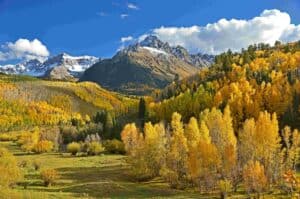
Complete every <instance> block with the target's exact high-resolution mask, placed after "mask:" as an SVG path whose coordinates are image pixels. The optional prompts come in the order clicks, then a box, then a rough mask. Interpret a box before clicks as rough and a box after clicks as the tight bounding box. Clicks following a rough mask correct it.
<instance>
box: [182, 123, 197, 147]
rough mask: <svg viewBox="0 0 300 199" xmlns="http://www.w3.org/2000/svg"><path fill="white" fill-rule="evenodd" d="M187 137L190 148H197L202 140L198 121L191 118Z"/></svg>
mask: <svg viewBox="0 0 300 199" xmlns="http://www.w3.org/2000/svg"><path fill="white" fill-rule="evenodd" d="M185 136H186V138H187V142H188V147H189V148H191V147H195V146H196V144H197V143H198V142H199V140H200V136H201V135H200V131H199V126H198V121H197V119H196V118H194V117H191V118H190V121H189V123H188V124H187V125H186V127H185Z"/></svg>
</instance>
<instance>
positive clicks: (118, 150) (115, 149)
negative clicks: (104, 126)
mask: <svg viewBox="0 0 300 199" xmlns="http://www.w3.org/2000/svg"><path fill="white" fill-rule="evenodd" d="M103 145H104V147H105V150H106V151H107V152H108V153H113V154H125V153H126V152H125V148H124V143H123V142H121V141H120V140H117V139H113V140H106V141H105V142H104V143H103Z"/></svg>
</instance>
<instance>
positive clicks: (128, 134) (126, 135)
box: [121, 123, 139, 155]
mask: <svg viewBox="0 0 300 199" xmlns="http://www.w3.org/2000/svg"><path fill="white" fill-rule="evenodd" d="M138 137H139V132H138V129H137V128H136V125H135V124H134V123H131V124H126V125H125V127H124V129H123V131H122V132H121V139H122V141H123V143H124V146H125V150H126V152H127V153H128V154H129V155H130V154H131V153H132V152H133V151H134V149H135V147H136V146H137V144H138V143H137V142H138Z"/></svg>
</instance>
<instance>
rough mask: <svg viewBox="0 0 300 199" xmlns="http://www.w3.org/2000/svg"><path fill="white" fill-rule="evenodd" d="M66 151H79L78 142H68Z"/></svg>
mask: <svg viewBox="0 0 300 199" xmlns="http://www.w3.org/2000/svg"><path fill="white" fill-rule="evenodd" d="M67 152H69V153H71V154H72V155H76V154H77V153H78V152H80V144H79V143H77V142H72V143H70V144H68V146H67Z"/></svg>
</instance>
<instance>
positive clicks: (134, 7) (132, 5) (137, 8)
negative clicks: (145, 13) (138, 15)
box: [127, 3, 139, 10]
mask: <svg viewBox="0 0 300 199" xmlns="http://www.w3.org/2000/svg"><path fill="white" fill-rule="evenodd" d="M127 8H129V9H132V10H139V7H138V6H137V5H135V4H133V3H127Z"/></svg>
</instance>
